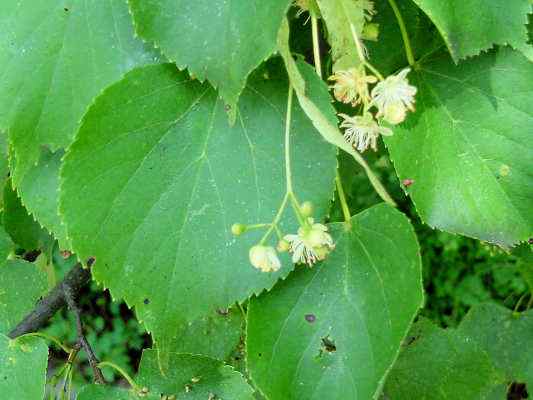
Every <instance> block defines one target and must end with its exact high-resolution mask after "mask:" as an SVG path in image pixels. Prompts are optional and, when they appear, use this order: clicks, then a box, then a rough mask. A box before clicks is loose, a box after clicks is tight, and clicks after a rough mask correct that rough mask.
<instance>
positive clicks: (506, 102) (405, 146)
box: [386, 49, 533, 246]
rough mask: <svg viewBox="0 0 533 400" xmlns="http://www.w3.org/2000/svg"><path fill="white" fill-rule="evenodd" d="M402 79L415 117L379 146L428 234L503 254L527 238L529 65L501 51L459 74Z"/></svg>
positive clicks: (530, 204) (437, 66)
mask: <svg viewBox="0 0 533 400" xmlns="http://www.w3.org/2000/svg"><path fill="white" fill-rule="evenodd" d="M410 79H411V80H412V81H413V82H414V85H416V86H417V87H418V93H417V97H416V98H417V111H416V113H414V114H413V115H411V116H409V118H408V119H407V121H406V122H405V123H403V124H402V125H401V126H399V127H396V128H395V130H394V136H392V137H389V138H386V143H387V146H388V147H389V151H390V154H391V157H392V159H393V161H394V164H395V167H396V171H397V172H398V175H399V177H400V179H402V180H403V179H411V180H413V181H414V183H413V184H412V185H411V186H409V189H408V191H409V194H410V195H411V196H412V199H413V201H414V203H415V204H416V206H417V209H418V212H419V213H420V215H421V216H422V218H423V219H424V220H425V221H426V222H427V223H428V224H429V225H431V226H433V227H437V228H440V229H443V230H447V231H449V232H453V233H461V234H465V235H468V236H472V237H475V238H479V239H482V240H486V241H489V242H492V243H497V244H500V245H503V246H511V245H513V244H514V243H516V242H518V241H521V240H526V239H527V238H529V237H530V235H531V233H532V232H533V213H531V210H532V209H533V172H532V170H531V165H533V147H532V143H533V142H532V141H531V133H532V128H531V127H532V126H533V64H532V63H530V62H528V61H527V60H526V59H525V58H524V57H523V56H522V55H521V54H520V53H518V52H515V51H512V50H510V49H501V50H500V51H499V52H498V53H496V54H490V55H484V56H482V57H477V58H475V59H472V60H470V61H465V62H463V63H461V64H460V65H459V66H454V64H453V63H452V61H451V60H450V59H449V58H447V57H446V58H440V59H438V60H436V61H434V62H431V63H428V64H425V65H423V66H422V68H421V70H420V71H417V72H415V73H412V74H411V75H410Z"/></svg>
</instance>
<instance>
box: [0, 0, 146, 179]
mask: <svg viewBox="0 0 533 400" xmlns="http://www.w3.org/2000/svg"><path fill="white" fill-rule="evenodd" d="M0 32H2V35H1V36H0V92H1V93H2V96H1V97H0V127H1V128H7V129H8V132H9V136H10V143H11V145H12V147H11V149H12V151H14V153H15V155H16V163H15V164H14V165H13V168H12V176H13V181H14V183H15V186H18V184H19V183H20V181H21V180H22V178H23V177H24V175H25V174H26V173H27V172H28V170H29V169H31V168H32V167H33V165H34V164H35V163H36V162H37V161H38V160H39V157H40V152H41V146H43V145H44V146H49V148H50V149H51V150H52V151H55V150H57V149H59V148H61V147H65V146H67V145H68V144H69V143H70V141H71V139H72V137H73V136H74V134H75V131H76V126H77V124H78V121H79V120H80V119H81V117H82V115H83V113H84V112H85V110H86V109H87V106H88V105H89V104H90V102H91V101H92V99H93V98H94V96H96V95H97V94H98V93H99V92H100V91H101V90H102V89H103V88H104V87H106V86H107V85H109V84H110V83H111V82H114V81H115V80H117V79H119V78H120V77H121V76H122V75H123V74H124V73H125V72H126V71H128V70H130V69H131V68H133V67H135V66H136V65H140V64H146V63H150V62H153V61H154V54H153V52H152V51H151V50H148V51H147V47H146V46H145V45H144V44H143V43H142V42H141V41H140V40H139V39H136V38H134V32H133V24H132V22H131V18H130V15H129V13H128V7H127V4H126V3H125V1H122V0H119V1H111V2H103V1H90V2H87V1H83V0H66V1H63V0H62V1H58V0H54V1H48V0H22V1H21V0H4V1H2V4H1V5H0Z"/></svg>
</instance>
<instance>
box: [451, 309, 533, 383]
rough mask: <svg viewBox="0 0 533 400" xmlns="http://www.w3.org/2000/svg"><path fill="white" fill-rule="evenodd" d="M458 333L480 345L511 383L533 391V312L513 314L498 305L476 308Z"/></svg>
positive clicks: (464, 321)
mask: <svg viewBox="0 0 533 400" xmlns="http://www.w3.org/2000/svg"><path fill="white" fill-rule="evenodd" d="M459 332H460V333H461V334H463V335H465V336H467V337H469V338H470V340H472V341H474V342H476V343H478V344H479V346H480V347H481V348H482V349H483V350H485V351H486V352H487V354H488V355H489V356H490V358H491V360H492V362H493V363H494V365H495V366H496V367H497V368H498V369H500V370H502V371H503V372H504V374H505V377H506V380H507V381H508V382H521V383H526V384H527V387H528V388H533V356H532V355H531V352H530V351H529V349H531V348H533V311H531V310H530V311H526V312H524V313H513V312H512V311H511V310H508V309H506V308H503V307H501V306H498V305H496V304H482V305H480V306H477V307H475V308H473V309H472V310H471V311H470V312H469V313H468V315H467V316H466V317H465V319H464V320H463V321H462V322H461V325H460V327H459Z"/></svg>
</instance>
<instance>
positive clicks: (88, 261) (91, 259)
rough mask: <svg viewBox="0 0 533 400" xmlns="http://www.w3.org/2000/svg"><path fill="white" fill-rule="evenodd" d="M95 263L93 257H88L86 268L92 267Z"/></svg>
mask: <svg viewBox="0 0 533 400" xmlns="http://www.w3.org/2000/svg"><path fill="white" fill-rule="evenodd" d="M95 262H96V258H95V257H89V258H88V259H87V266H88V267H92V266H93V265H94V263H95Z"/></svg>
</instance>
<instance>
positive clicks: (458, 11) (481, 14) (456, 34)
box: [414, 0, 533, 62]
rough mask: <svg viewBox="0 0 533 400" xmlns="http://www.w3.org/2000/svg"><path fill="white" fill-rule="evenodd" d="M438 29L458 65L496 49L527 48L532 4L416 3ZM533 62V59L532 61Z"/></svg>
mask: <svg viewBox="0 0 533 400" xmlns="http://www.w3.org/2000/svg"><path fill="white" fill-rule="evenodd" d="M414 2H415V3H416V4H417V5H418V6H419V7H420V8H421V9H422V10H423V11H424V12H425V13H426V14H427V15H428V17H429V18H430V19H431V20H432V21H433V23H434V24H435V25H436V26H437V28H438V29H439V31H440V33H441V35H442V37H443V38H444V41H445V42H446V44H447V46H448V48H449V50H450V53H451V54H452V57H453V59H454V60H455V62H458V61H459V60H461V59H463V58H466V57H470V56H475V55H478V54H479V53H480V52H481V51H482V50H487V49H490V48H491V47H492V46H493V45H495V44H499V45H506V44H509V45H511V46H513V47H514V48H515V49H518V48H522V47H525V46H526V44H527V40H528V36H527V29H526V24H527V22H528V20H527V14H528V13H530V12H531V3H530V0H513V1H508V0H490V1H486V0H447V1H442V0H414ZM531 60H532V61H533V59H531Z"/></svg>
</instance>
